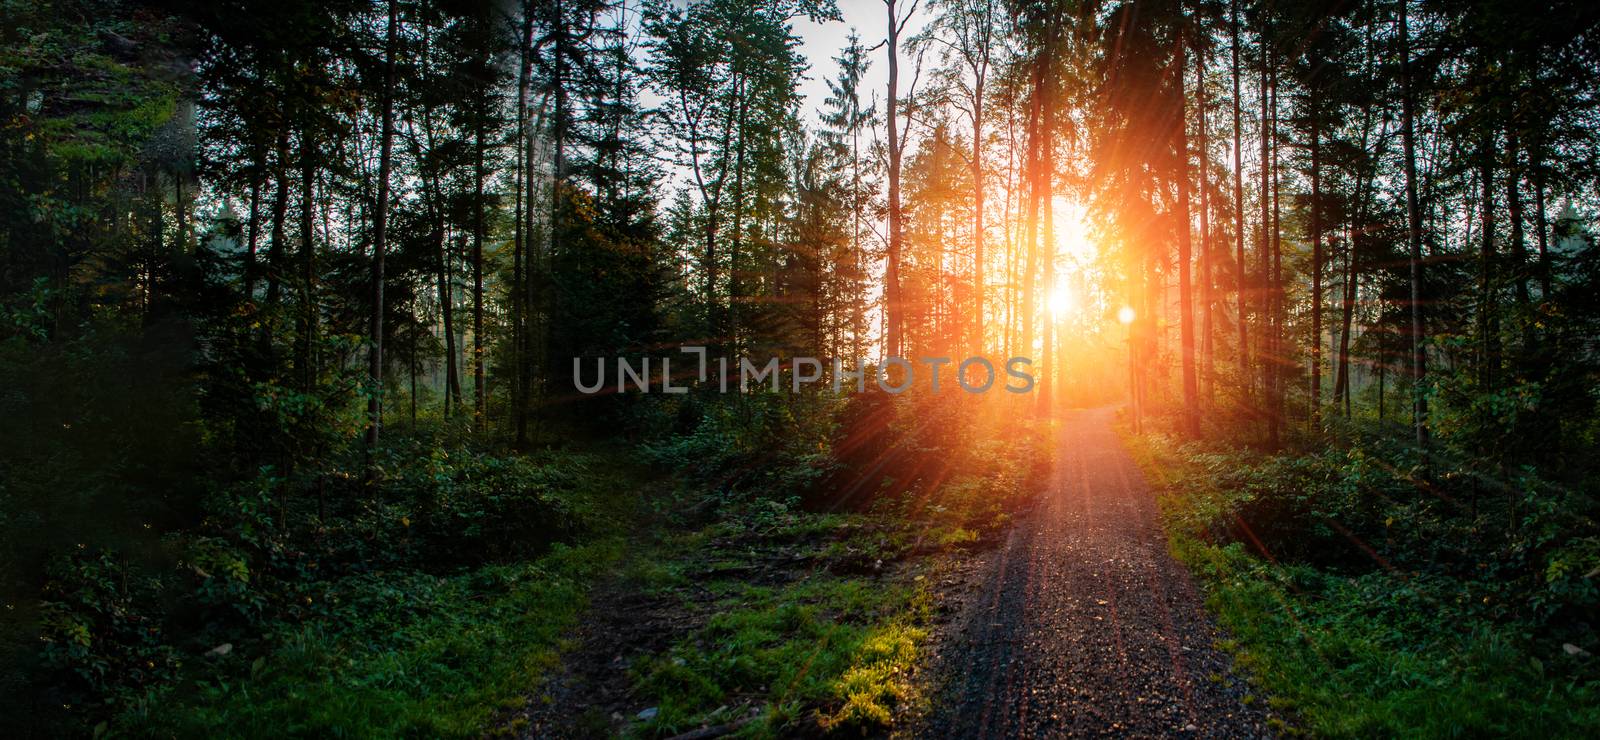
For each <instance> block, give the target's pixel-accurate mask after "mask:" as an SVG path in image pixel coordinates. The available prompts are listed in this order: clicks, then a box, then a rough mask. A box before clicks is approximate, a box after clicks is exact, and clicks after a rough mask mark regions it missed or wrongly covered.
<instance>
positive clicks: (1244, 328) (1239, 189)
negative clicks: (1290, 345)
mask: <svg viewBox="0 0 1600 740" xmlns="http://www.w3.org/2000/svg"><path fill="white" fill-rule="evenodd" d="M1228 12H1229V21H1230V22H1229V25H1230V27H1231V31H1232V33H1231V37H1232V39H1231V40H1232V47H1233V238H1234V244H1233V248H1234V267H1235V268H1236V269H1237V274H1235V275H1234V278H1235V284H1234V298H1235V300H1236V301H1237V302H1238V307H1237V310H1238V313H1239V316H1238V323H1239V380H1240V382H1239V388H1240V390H1241V391H1243V392H1244V393H1245V394H1246V396H1247V397H1248V395H1249V393H1250V382H1249V377H1250V327H1249V324H1248V323H1247V322H1246V321H1245V316H1246V312H1247V311H1248V310H1249V308H1248V306H1247V305H1246V303H1245V301H1246V298H1247V296H1248V288H1247V286H1246V275H1245V273H1246V271H1245V254H1244V129H1243V125H1242V122H1241V119H1242V115H1241V112H1240V99H1239V98H1240V87H1239V70H1240V63H1239V0H1232V2H1230V3H1229V9H1228ZM1246 404H1247V405H1248V401H1246Z"/></svg>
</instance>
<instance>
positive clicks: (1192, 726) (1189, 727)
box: [1183, 722, 1200, 732]
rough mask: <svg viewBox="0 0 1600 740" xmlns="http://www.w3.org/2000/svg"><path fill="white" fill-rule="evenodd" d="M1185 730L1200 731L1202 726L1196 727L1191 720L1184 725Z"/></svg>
mask: <svg viewBox="0 0 1600 740" xmlns="http://www.w3.org/2000/svg"><path fill="white" fill-rule="evenodd" d="M1183 731H1184V732H1199V731H1200V728H1198V727H1195V725H1194V723H1193V722H1190V723H1189V724H1186V725H1184V726H1183Z"/></svg>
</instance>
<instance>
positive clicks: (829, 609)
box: [635, 518, 930, 737]
mask: <svg viewBox="0 0 1600 740" xmlns="http://www.w3.org/2000/svg"><path fill="white" fill-rule="evenodd" d="M807 521H812V519H811V518H807ZM816 521H821V519H817V520H816ZM706 586H707V588H708V589H709V590H710V591H711V592H712V593H714V594H716V602H715V604H714V605H713V614H712V616H711V618H710V619H709V621H708V622H707V623H706V624H705V625H704V626H703V627H701V628H700V629H698V630H696V631H694V632H693V633H692V634H690V635H688V636H685V637H684V638H682V639H680V640H678V641H677V642H676V643H675V644H674V645H673V646H672V647H671V648H669V649H667V650H666V651H664V652H662V653H661V654H659V655H657V656H655V657H653V658H652V659H651V660H649V661H647V662H645V663H644V664H642V665H640V666H638V667H636V668H635V674H636V681H637V686H638V687H639V688H638V690H639V691H641V692H643V693H644V694H645V695H646V696H649V697H652V698H653V700H655V701H657V702H659V709H660V712H659V714H658V715H657V716H656V717H655V719H653V720H652V721H651V722H650V723H648V724H647V725H646V726H645V727H643V728H642V730H643V732H644V733H646V734H673V733H676V732H680V731H683V730H686V729H690V728H693V727H695V726H696V725H697V724H699V723H703V722H716V721H729V720H731V719H737V718H738V717H736V716H734V715H735V714H736V712H730V711H729V705H730V703H731V702H732V700H734V699H735V698H737V697H745V696H751V695H756V696H759V697H762V699H761V701H762V702H764V706H762V707H761V709H760V712H761V717H760V721H759V722H758V723H757V724H755V725H754V726H750V727H747V728H746V730H745V732H746V733H747V734H751V735H755V736H764V737H765V736H775V735H784V734H792V733H795V732H806V731H807V729H808V728H810V730H811V731H816V730H819V729H820V730H844V729H847V728H849V729H852V730H854V731H864V730H881V729H884V728H887V727H889V726H890V725H891V724H892V721H893V716H894V713H895V711H896V710H897V709H903V708H904V707H905V706H907V705H908V704H909V703H910V702H912V701H915V700H916V698H917V697H916V694H915V692H914V690H913V688H912V686H911V683H910V673H911V670H912V668H913V667H914V665H915V664H916V660H917V656H918V646H919V645H920V644H921V643H922V642H923V640H924V639H925V638H926V636H927V633H926V631H925V629H924V627H923V626H922V625H924V624H925V623H926V621H927V619H928V610H929V608H930V604H929V602H928V595H927V592H926V591H925V590H923V589H922V587H921V585H920V583H913V584H906V583H903V582H884V581H882V580H880V579H878V578H874V577H870V576H868V577H837V576H827V575H820V574H819V575H813V576H810V577H803V578H801V579H799V580H797V581H794V582H790V583H788V584H785V585H782V586H766V585H756V584H751V583H744V582H739V581H729V580H719V581H715V582H712V583H708V584H706ZM740 711H743V710H740Z"/></svg>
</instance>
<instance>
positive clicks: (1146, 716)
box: [914, 409, 1271, 738]
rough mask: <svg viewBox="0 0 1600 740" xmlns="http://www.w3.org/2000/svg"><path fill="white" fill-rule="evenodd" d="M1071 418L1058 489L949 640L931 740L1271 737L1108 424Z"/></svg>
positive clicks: (963, 610) (984, 572)
mask: <svg viewBox="0 0 1600 740" xmlns="http://www.w3.org/2000/svg"><path fill="white" fill-rule="evenodd" d="M1112 419H1113V411H1112V410H1111V409H1095V410H1088V411H1075V412H1071V413H1069V415H1068V416H1067V417H1066V418H1065V419H1064V420H1063V424H1062V428H1061V430H1060V437H1059V443H1058V444H1059V448H1058V451H1057V457H1056V468H1055V473H1054V478H1053V483H1052V485H1051V487H1050V490H1049V491H1048V492H1047V494H1046V498H1045V500H1044V501H1042V502H1041V504H1040V505H1039V506H1038V507H1036V508H1035V509H1034V510H1033V511H1032V512H1031V513H1029V514H1027V515H1025V516H1024V517H1022V518H1021V520H1020V521H1019V522H1018V524H1017V525H1016V526H1015V527H1014V528H1013V530H1012V532H1011V533H1010V535H1009V537H1008V539H1007V541H1006V543H1005V544H1004V545H1003V546H1002V547H1000V548H998V550H997V551H996V552H994V553H993V554H992V555H990V556H989V557H988V559H987V560H986V562H984V563H982V564H980V565H979V566H978V570H977V576H976V578H974V579H973V581H974V582H975V583H976V586H975V587H973V588H971V589H969V590H968V592H967V594H966V596H965V599H964V603H963V604H962V605H961V606H960V607H958V608H959V612H958V613H957V616H956V617H955V619H954V621H953V622H952V623H951V624H950V626H949V627H948V630H947V631H946V632H945V633H944V635H943V637H942V639H941V640H940V644H939V647H938V648H937V651H938V652H937V657H936V658H935V661H934V663H935V674H934V675H935V676H937V677H938V679H937V680H938V681H939V682H940V683H941V684H942V688H941V689H940V690H939V691H938V692H936V693H935V696H934V702H933V708H932V710H931V711H930V714H929V716H927V717H926V718H924V720H923V722H922V723H921V725H920V726H919V727H918V728H917V729H916V730H915V731H914V733H915V734H917V735H919V736H926V737H964V738H1001V737H1056V736H1079V737H1081V736H1088V737H1098V736H1117V737H1129V736H1132V737H1265V736H1269V735H1270V734H1271V733H1270V732H1269V731H1268V729H1267V725H1266V714H1265V710H1264V708H1263V707H1262V705H1263V702H1262V700H1261V699H1262V697H1260V696H1256V697H1252V698H1251V699H1249V700H1247V699H1246V698H1245V696H1246V695H1247V693H1248V691H1249V687H1248V686H1246V685H1245V683H1244V682H1243V681H1241V680H1239V679H1238V678H1237V677H1235V676H1233V675H1232V673H1231V669H1230V660H1229V658H1228V656H1227V655H1226V654H1225V653H1222V652H1220V651H1218V650H1217V649H1216V648H1215V647H1214V646H1213V642H1214V641H1215V639H1216V637H1217V632H1216V628H1215V626H1214V625H1213V624H1212V623H1211V621H1210V620H1209V618H1208V617H1207V616H1206V614H1205V610H1204V607H1203V604H1202V599H1201V596H1200V595H1199V594H1198V592H1197V591H1196V589H1195V586H1194V583H1193V581H1192V580H1191V579H1190V577H1189V574H1188V572H1187V571H1186V570H1184V568H1183V566H1182V565H1180V564H1179V563H1177V562H1176V561H1174V560H1173V559H1172V557H1171V556H1170V555H1169V554H1168V552H1167V542H1166V537H1165V535H1164V534H1163V532H1162V530H1161V526H1160V522H1159V520H1158V518H1157V509H1156V501H1155V496H1154V494H1153V493H1152V492H1151V489H1150V487H1149V485H1148V484H1147V483H1146V482H1145V480H1144V477H1143V475H1142V474H1141V473H1140V471H1139V469H1138V468H1137V467H1136V465H1135V463H1134V461H1133V459H1132V458H1131V457H1129V455H1128V453H1127V451H1126V450H1125V449H1123V447H1122V444H1121V442H1120V441H1119V440H1118V439H1117V436H1116V434H1115V432H1114V431H1113V430H1112V428H1111V422H1112Z"/></svg>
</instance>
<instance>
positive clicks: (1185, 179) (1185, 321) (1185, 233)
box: [1173, 34, 1200, 438]
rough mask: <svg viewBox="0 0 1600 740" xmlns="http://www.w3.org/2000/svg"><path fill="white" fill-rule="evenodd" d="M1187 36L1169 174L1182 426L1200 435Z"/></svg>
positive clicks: (1180, 57)
mask: <svg viewBox="0 0 1600 740" xmlns="http://www.w3.org/2000/svg"><path fill="white" fill-rule="evenodd" d="M1187 43H1188V40H1187V39H1185V38H1184V37H1183V34H1179V37H1178V44H1177V53H1176V59H1175V60H1174V61H1173V66H1174V71H1175V73H1176V74H1175V75H1174V78H1173V79H1174V82H1175V83H1176V88H1175V90H1176V96H1175V100H1174V103H1175V104H1176V108H1177V110H1176V111H1175V113H1176V115H1174V116H1173V155H1174V157H1175V159H1176V161H1175V162H1174V164H1175V165H1177V166H1176V167H1174V168H1173V169H1174V172H1173V175H1174V177H1175V179H1176V180H1177V183H1178V212H1177V224H1176V226H1177V229H1178V303H1179V307H1178V333H1179V341H1180V343H1181V345H1182V346H1181V348H1180V352H1181V353H1182V363H1181V367H1182V372H1183V429H1184V433H1185V434H1188V435H1189V437H1190V438H1196V437H1199V436H1200V398H1199V389H1198V387H1197V385H1196V383H1195V357H1194V344H1195V336H1194V286H1193V285H1191V284H1190V283H1191V281H1190V274H1189V267H1190V266H1189V262H1190V260H1191V259H1192V257H1193V254H1192V253H1193V245H1192V244H1191V242H1190V239H1191V236H1190V234H1189V136H1188V132H1187V131H1186V125H1185V124H1186V122H1187V115H1186V109H1187V108H1188V106H1187V105H1186V102H1187V101H1186V100H1185V95H1186V92H1185V91H1184V84H1183V80H1184V76H1183V71H1184V70H1183V68H1184V62H1185V59H1186V58H1187V57H1186V55H1185V54H1184V50H1185V46H1186V45H1187Z"/></svg>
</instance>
